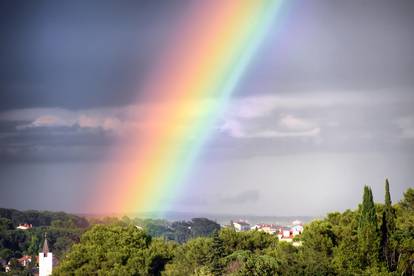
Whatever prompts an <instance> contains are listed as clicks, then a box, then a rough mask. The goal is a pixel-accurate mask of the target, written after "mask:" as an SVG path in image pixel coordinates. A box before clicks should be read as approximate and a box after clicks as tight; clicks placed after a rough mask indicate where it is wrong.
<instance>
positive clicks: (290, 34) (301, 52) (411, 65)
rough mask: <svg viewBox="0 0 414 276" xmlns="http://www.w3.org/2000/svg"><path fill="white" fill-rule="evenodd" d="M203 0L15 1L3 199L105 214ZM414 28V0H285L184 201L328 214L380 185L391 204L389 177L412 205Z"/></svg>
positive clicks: (5, 27) (0, 102)
mask: <svg viewBox="0 0 414 276" xmlns="http://www.w3.org/2000/svg"><path fill="white" fill-rule="evenodd" d="M190 5H191V1H187V0H180V1H62V2H61V1H59V3H57V2H56V1H33V2H31V1H1V2H0V37H1V41H2V42H1V43H0V189H1V192H0V206H1V207H7V208H17V209H40V210H63V211H69V212H77V213H87V212H89V211H90V210H87V209H84V208H83V207H82V206H84V204H83V203H84V202H85V201H90V200H93V198H94V197H95V196H96V194H97V191H99V190H100V189H101V186H100V177H99V176H100V175H101V172H103V171H107V170H112V171H117V170H118V169H119V168H121V167H124V166H128V164H127V163H128V160H123V161H122V162H120V161H119V160H116V161H114V160H111V158H109V157H108V156H112V155H113V153H114V152H117V151H120V150H121V148H123V146H124V144H123V143H124V142H125V141H126V140H127V139H128V137H129V136H130V134H131V132H137V131H138V132H142V133H145V132H146V131H150V126H148V125H146V124H144V123H143V122H142V121H140V118H141V116H140V114H144V113H145V111H146V110H148V109H150V108H154V107H159V108H162V107H163V104H165V103H163V102H162V101H159V100H157V99H156V98H151V97H148V95H146V91H145V89H144V81H145V79H146V78H147V76H148V75H149V74H150V72H151V70H152V68H153V67H154V66H155V64H159V63H162V59H163V55H162V54H161V53H162V52H163V51H165V49H168V48H169V47H173V45H170V44H169V43H170V42H171V35H172V34H173V31H172V29H173V27H172V26H174V25H175V24H178V23H177V22H179V21H180V19H181V18H183V17H185V16H187V13H188V12H189V9H188V6H190ZM413 26H414V2H413V1H410V0H395V1H388V0H377V1H369V0H364V1H361V0H349V1H332V0H306V1H305V0H294V1H289V4H285V5H284V6H283V7H282V10H281V12H280V14H279V15H278V20H276V21H275V22H274V23H273V25H271V26H270V28H269V30H268V32H267V33H266V34H265V37H264V39H263V41H262V43H261V44H260V47H259V49H258V50H257V51H256V53H255V55H254V57H253V58H252V60H251V62H250V63H249V65H248V67H247V69H246V71H245V72H244V74H243V76H242V78H241V80H240V81H239V83H238V84H237V86H236V88H235V91H234V93H233V94H232V98H231V99H230V100H229V102H228V104H227V105H226V106H225V108H224V111H223V112H222V113H220V114H219V116H218V118H217V120H216V121H215V122H214V128H213V130H212V131H211V133H210V135H209V137H208V140H207V141H206V142H205V144H204V145H203V151H202V152H201V154H200V155H199V156H198V157H197V160H196V162H195V163H194V164H193V165H192V167H191V170H190V171H189V173H188V175H187V176H186V177H185V179H183V180H182V183H181V184H180V187H181V189H180V192H179V193H172V194H166V195H165V200H168V201H171V202H173V204H172V205H171V206H172V207H171V208H172V209H171V210H173V211H182V212H199V213H226V214H229V213H233V214H257V215H277V216H284V215H311V216H319V215H324V214H325V213H326V212H330V211H335V210H339V211H343V210H345V209H348V208H355V207H356V206H357V204H358V203H359V202H360V201H361V198H362V191H363V186H364V185H370V186H371V187H372V188H373V193H374V198H375V200H376V201H379V202H381V201H382V200H383V196H384V191H383V190H384V181H385V178H389V181H390V186H391V195H392V198H393V201H394V202H397V201H398V200H399V199H400V198H401V197H402V194H403V192H404V191H405V190H406V189H407V188H409V187H413V186H414V169H413V164H414V55H413V49H414V33H413V32H412V27H413ZM203 100H205V101H206V102H213V103H214V102H215V101H217V100H218V99H216V98H215V97H213V96H212V97H206V98H205V99H203ZM199 112H200V111H198V110H197V108H195V109H194V111H193V114H191V115H190V116H195V117H197V116H202V114H199ZM137 114H138V116H137ZM177 127H179V126H177ZM197 138H198V137H189V139H197Z"/></svg>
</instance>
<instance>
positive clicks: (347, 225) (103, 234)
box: [0, 181, 414, 275]
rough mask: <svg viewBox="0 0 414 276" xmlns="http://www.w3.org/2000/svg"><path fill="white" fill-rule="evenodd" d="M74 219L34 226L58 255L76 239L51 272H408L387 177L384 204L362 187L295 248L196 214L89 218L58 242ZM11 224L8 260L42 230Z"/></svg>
mask: <svg viewBox="0 0 414 276" xmlns="http://www.w3.org/2000/svg"><path fill="white" fill-rule="evenodd" d="M2 212H5V211H2ZM65 216H66V215H65ZM78 219H79V218H74V217H72V216H71V215H67V217H66V218H63V217H60V218H59V219H57V218H55V219H52V220H50V221H49V224H48V225H44V226H42V227H47V230H48V233H49V232H50V233H51V238H50V239H51V244H52V249H53V250H59V249H58V248H59V246H58V245H59V244H60V243H62V245H61V247H62V251H61V252H65V249H67V248H68V247H69V246H70V245H71V244H72V242H73V241H72V238H73V240H74V241H76V242H77V243H76V244H75V245H72V246H71V248H70V250H69V251H68V252H66V253H65V257H64V258H62V259H61V263H60V264H59V266H58V267H57V268H55V269H54V274H55V275H91V274H93V275H96V274H97V275H414V189H408V190H407V191H406V192H405V193H404V196H403V198H402V200H401V201H400V202H399V203H397V204H394V205H393V204H392V201H391V194H390V187H389V183H388V181H386V183H385V199H384V204H378V203H374V198H373V195H372V191H371V189H370V188H369V187H365V188H364V191H363V197H362V202H361V204H360V205H359V206H358V208H357V209H355V210H347V211H345V212H343V213H339V212H336V213H330V214H328V215H327V216H326V218H324V219H321V220H314V221H312V222H311V223H309V224H307V225H305V230H304V232H303V234H302V235H301V236H300V238H299V240H300V244H299V245H298V244H296V246H294V245H293V243H288V242H280V241H279V240H278V239H277V237H276V236H275V235H270V234H266V233H264V232H260V231H247V232H236V231H235V230H234V229H233V228H223V229H220V226H219V225H218V224H217V223H215V222H214V221H211V220H208V219H204V218H196V219H192V220H191V221H180V222H172V223H170V222H168V221H165V220H152V219H145V220H144V219H129V218H127V217H124V218H122V219H117V218H105V219H95V220H90V221H89V222H90V224H92V225H93V226H92V227H89V228H87V229H88V230H87V231H86V232H84V234H82V236H81V237H80V240H77V239H76V237H79V236H76V237H70V239H71V242H70V244H66V243H64V242H58V241H60V240H59V239H60V238H61V237H67V234H68V232H65V231H69V229H78V230H79V229H86V228H82V227H86V226H87V225H88V224H87V222H86V221H83V222H82V220H79V221H78ZM45 221H47V220H45ZM18 222H20V221H18V220H16V219H14V220H13V216H9V217H5V216H4V217H2V218H1V219H0V231H1V242H2V243H1V245H2V250H3V251H2V252H3V253H2V254H4V255H8V256H9V257H10V254H11V255H13V254H17V253H16V252H21V253H23V252H35V253H36V252H37V251H38V246H39V242H40V241H41V240H42V239H41V237H40V236H38V235H33V234H31V233H32V232H33V231H34V232H36V231H39V235H41V232H42V231H43V230H44V228H42V227H40V228H39V230H35V229H32V230H28V231H20V230H15V226H16V223H18ZM25 222H26V221H25ZM68 223H69V224H68ZM79 223H80V224H79ZM64 225H66V226H68V225H69V226H70V227H72V228H70V227H69V228H66V227H63V226H64ZM59 231H62V232H59ZM27 235H28V236H27ZM54 235H55V236H54ZM29 237H30V238H29ZM11 241H13V242H11ZM78 241H79V242H78ZM11 244H12V245H13V246H10V245H11ZM7 246H9V247H7ZM7 250H8V251H7ZM13 256H14V255H13ZM61 256H63V254H61ZM6 257H7V256H6Z"/></svg>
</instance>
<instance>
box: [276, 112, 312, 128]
mask: <svg viewBox="0 0 414 276" xmlns="http://www.w3.org/2000/svg"><path fill="white" fill-rule="evenodd" d="M279 124H280V125H281V126H283V127H285V128H287V129H290V130H297V131H308V130H310V129H314V128H315V123H314V122H312V121H311V120H307V119H304V118H299V117H296V116H293V115H290V114H286V115H282V118H281V119H280V120H279Z"/></svg>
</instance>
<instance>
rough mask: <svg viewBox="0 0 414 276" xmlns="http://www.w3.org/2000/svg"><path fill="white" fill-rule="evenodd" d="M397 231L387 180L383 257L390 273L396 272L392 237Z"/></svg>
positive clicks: (383, 223) (382, 242) (382, 236)
mask: <svg viewBox="0 0 414 276" xmlns="http://www.w3.org/2000/svg"><path fill="white" fill-rule="evenodd" d="M394 231H395V210H394V208H393V207H392V203H391V194H390V184H389V182H388V179H386V180H385V205H384V210H383V212H382V224H381V255H382V259H383V260H384V261H385V262H386V264H387V267H388V269H389V270H390V271H394V270H395V264H396V260H395V250H393V248H392V246H391V241H390V238H391V235H393V233H394Z"/></svg>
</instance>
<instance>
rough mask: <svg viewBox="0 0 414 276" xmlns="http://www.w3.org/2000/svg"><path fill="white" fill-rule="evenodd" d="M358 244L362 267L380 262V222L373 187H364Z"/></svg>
mask: <svg viewBox="0 0 414 276" xmlns="http://www.w3.org/2000/svg"><path fill="white" fill-rule="evenodd" d="M358 244H359V252H360V257H361V264H362V267H365V266H371V265H374V266H375V265H376V264H377V263H378V253H379V239H378V223H377V215H376V211H375V204H374V199H373V196H372V191H371V188H370V187H368V186H365V187H364V195H363V201H362V206H361V209H360V217H359V225H358Z"/></svg>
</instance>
